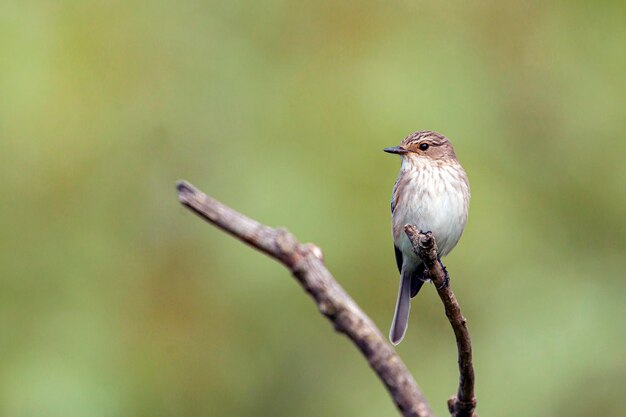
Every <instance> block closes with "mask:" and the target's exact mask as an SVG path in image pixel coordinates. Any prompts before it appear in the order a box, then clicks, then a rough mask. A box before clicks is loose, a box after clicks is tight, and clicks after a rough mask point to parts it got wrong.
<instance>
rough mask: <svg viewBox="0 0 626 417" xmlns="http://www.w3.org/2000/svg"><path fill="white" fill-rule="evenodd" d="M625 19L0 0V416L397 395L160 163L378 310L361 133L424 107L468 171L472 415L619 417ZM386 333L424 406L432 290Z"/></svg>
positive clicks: (375, 188)
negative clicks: (298, 249)
mask: <svg viewBox="0 0 626 417" xmlns="http://www.w3.org/2000/svg"><path fill="white" fill-rule="evenodd" d="M625 22H626V7H625V6H624V3H623V2H620V1H614V2H611V1H607V2H593V3H591V2H567V1H560V2H559V1H557V2H540V1H530V2H499V1H473V2H452V3H449V2H445V3H444V2H436V1H417V2H412V1H392V2H381V1H307V2H299V1H286V0H271V1H264V2H244V1H229V2H226V1H208V2H199V1H179V2H165V1H151V2H148V1H143V2H128V1H109V2H103V1H70V0H65V1H54V2H48V1H29V0H25V1H3V2H1V3H0V147H1V148H0V164H1V166H2V169H1V173H2V175H1V177H0V190H1V191H2V196H3V197H2V203H1V204H0V225H1V230H2V237H1V239H0V248H1V250H0V283H1V284H0V323H1V324H0V331H1V337H0V415H2V416H7V417H39V416H41V417H44V416H45V417H56V416H58V417H71V416H77V417H78V416H81V417H84V416H90V417H91V416H93V417H109V416H150V417H158V416H189V417H195V416H361V417H369V416H372V417H374V416H393V415H397V413H396V410H395V409H394V406H393V405H392V403H391V401H390V399H389V397H388V395H387V392H386V391H385V390H384V389H383V387H382V386H381V384H380V383H379V382H378V380H377V379H376V377H375V376H374V374H373V373H372V372H371V371H370V370H369V368H368V366H367V364H366V363H365V361H364V360H363V359H362V358H361V357H360V355H359V354H357V352H356V350H355V349H354V348H353V346H352V345H351V344H350V342H349V341H348V340H347V339H346V338H344V337H342V336H340V335H337V334H336V333H334V332H333V330H332V328H331V326H330V325H329V323H328V322H326V321H325V320H323V319H322V318H321V317H320V315H319V314H318V313H317V311H316V309H315V307H314V305H313V304H312V303H311V301H310V300H309V299H308V297H307V296H306V295H305V294H304V293H303V291H302V290H301V289H300V288H299V287H298V285H297V284H296V283H295V282H294V281H293V280H292V279H291V277H290V276H289V274H288V273H287V272H286V271H285V270H284V269H283V268H282V267H281V266H279V265H278V264H276V263H275V262H273V261H271V260H270V259H268V258H266V257H264V256H263V255H261V254H259V253H257V252H254V251H253V250H250V249H249V248H247V247H245V246H244V245H242V244H241V243H239V242H237V241H235V240H233V239H232V238H230V237H229V236H226V235H224V234H223V233H221V232H219V231H217V230H215V229H214V228H212V227H211V226H209V225H207V224H205V223H203V222H201V221H200V220H199V219H197V218H196V217H195V216H193V215H191V214H190V213H189V212H187V211H186V210H185V209H184V208H182V207H181V206H180V205H179V203H178V202H177V199H176V194H175V189H174V184H175V181H176V180H177V179H179V178H185V179H187V180H189V181H191V182H192V183H194V184H195V185H196V186H198V187H200V188H202V189H203V190H204V191H206V192H207V193H209V194H211V195H213V196H214V197H216V198H218V199H220V200H222V201H224V202H226V203H227V204H229V205H231V206H233V207H234V208H236V209H238V210H240V211H241V212H243V213H245V214H247V215H249V216H252V217H254V218H256V219H259V220H260V221H262V222H265V223H267V224H270V225H275V226H284V227H287V228H289V229H290V230H291V231H292V232H294V233H295V234H296V236H298V237H299V238H300V239H301V240H303V241H311V242H315V243H316V244H318V245H319V246H320V247H321V248H322V249H323V250H324V253H325V257H326V260H327V264H328V266H329V268H330V270H331V271H332V272H333V273H334V274H335V276H336V278H337V279H338V280H339V281H340V283H341V284H342V285H343V286H344V287H345V288H346V290H347V291H348V292H349V293H350V294H352V296H353V297H354V298H355V299H356V301H357V302H358V303H359V304H360V305H361V307H362V308H363V309H364V310H365V311H366V312H367V313H368V314H369V315H371V317H372V318H373V320H374V321H375V322H376V324H377V325H378V326H379V327H380V328H381V330H382V331H383V332H384V333H387V330H388V326H389V324H390V322H391V316H392V310H393V305H394V301H395V296H396V291H397V279H398V278H397V271H396V269H395V261H394V255H393V248H392V243H391V237H390V231H389V227H390V224H389V199H390V193H391V187H392V185H393V182H394V180H395V177H396V173H397V170H398V167H399V160H398V159H397V158H395V157H392V156H390V155H387V154H384V153H383V152H382V148H383V147H385V146H391V145H395V144H397V143H399V142H400V140H401V139H402V138H403V137H404V136H405V135H407V134H409V133H410V132H412V131H414V130H420V129H432V130H437V131H440V132H442V133H444V134H446V135H447V136H448V137H450V138H451V139H452V140H453V142H454V144H455V146H456V150H457V153H458V155H459V159H460V160H461V162H462V163H463V164H464V166H465V168H466V170H467V171H468V173H469V177H470V180H471V184H472V193H473V200H472V205H471V212H470V220H469V224H468V227H467V229H466V232H465V235H464V237H463V239H462V240H461V243H460V244H459V246H458V247H457V249H456V251H455V252H453V253H452V255H451V256H449V257H448V258H447V261H446V263H447V265H448V267H449V270H450V271H451V276H452V285H453V288H454V289H455V292H456V294H457V296H458V297H459V299H460V301H461V303H462V307H463V311H464V313H465V315H466V316H467V318H468V320H469V326H470V330H471V333H472V336H473V341H474V349H475V367H476V373H477V388H476V389H477V395H478V399H479V408H478V411H479V412H480V414H481V415H482V416H522V415H525V416H574V417H577V416H581V417H582V416H585V417H590V416H599V417H615V416H618V415H623V410H624V409H625V407H626V400H625V398H624V395H623V391H624V389H623V387H624V383H625V382H626V362H625V359H624V353H625V351H626V336H625V335H626V327H625V326H624V317H625V314H624V313H626V311H625V309H624V290H625V286H624V278H625V270H626V259H625V256H626V216H625V214H626V186H625V179H626V164H625V162H624V153H625V152H626V142H625V139H626V102H625V97H626V53H625V52H624V51H625V49H624V45H626V24H625ZM398 351H399V353H400V355H401V356H402V357H403V358H404V360H405V361H406V363H407V365H408V366H409V368H410V369H411V371H412V372H413V374H414V375H415V377H416V379H417V381H418V383H419V384H420V385H421V387H422V389H423V391H424V392H425V394H426V396H427V398H428V399H429V400H430V402H431V404H432V406H433V408H434V409H435V411H436V412H437V414H438V415H440V416H444V415H446V414H447V413H446V409H445V401H446V399H447V398H448V396H449V395H450V394H452V393H453V392H454V391H455V389H456V386H457V369H456V358H455V355H456V351H455V345H454V341H453V336H452V332H451V330H450V328H449V325H448V323H447V322H446V319H445V317H444V315H443V313H442V308H441V305H440V302H439V300H438V298H437V297H436V294H435V292H434V291H433V289H432V287H428V288H426V291H422V293H420V295H419V297H418V299H417V300H416V301H415V302H414V303H413V311H412V320H411V323H410V328H409V332H408V334H407V337H406V339H405V341H404V342H403V343H402V344H401V345H400V346H399V347H398Z"/></svg>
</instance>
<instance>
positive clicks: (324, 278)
mask: <svg viewBox="0 0 626 417" xmlns="http://www.w3.org/2000/svg"><path fill="white" fill-rule="evenodd" d="M176 188H177V190H178V199H179V200H180V202H181V203H182V204H184V205H185V206H186V207H188V208H189V209H191V210H192V211H194V212H195V213H196V214H198V215H199V216H200V217H202V218H203V219H204V220H207V221H208V222H210V223H213V224H214V225H215V226H217V227H219V228H220V229H222V230H224V231H225V232H227V233H229V234H231V235H233V236H234V237H236V238H238V239H240V240H242V241H243V242H245V243H247V244H248V245H250V246H252V247H254V248H256V249H258V250H260V251H261V252H263V253H265V254H267V255H268V256H270V257H271V258H274V259H276V260H278V261H279V262H281V263H282V264H283V265H284V266H285V267H287V269H289V270H290V271H291V273H292V274H293V276H294V277H295V278H296V279H297V280H298V282H299V283H300V285H302V287H303V288H304V289H305V290H306V291H307V292H308V293H309V295H310V296H311V297H312V298H313V300H314V302H315V304H316V305H317V307H318V309H319V311H320V312H321V313H322V314H323V315H324V316H326V317H327V318H328V319H329V320H330V321H331V322H332V323H333V326H334V328H335V330H337V331H338V332H340V333H343V334H345V335H346V336H347V337H348V338H349V339H350V340H351V341H352V342H353V343H354V344H355V345H356V346H357V347H358V348H359V350H360V351H361V353H362V354H363V356H365V358H366V359H367V361H368V363H369V364H370V366H371V367H372V369H373V370H374V372H376V374H377V375H378V377H379V378H380V380H381V381H382V382H383V384H384V385H385V387H386V388H387V390H388V391H389V393H390V395H391V397H392V399H393V401H394V402H395V404H396V406H397V407H398V409H399V410H400V412H401V413H402V415H403V416H405V417H433V413H432V411H431V409H430V406H429V405H428V403H427V402H426V399H425V398H424V396H423V395H422V393H421V391H420V389H419V387H418V386H417V384H416V383H415V380H414V379H413V376H412V375H411V374H410V373H409V371H408V369H407V368H406V366H405V365H404V363H403V362H402V360H401V359H400V357H399V356H398V355H397V354H396V352H395V350H394V349H393V348H392V347H391V345H390V344H389V342H387V339H386V338H385V337H384V336H383V335H382V334H381V333H380V331H379V330H378V328H376V326H375V325H374V323H373V322H372V320H371V319H370V318H369V317H368V316H367V315H366V314H365V313H364V312H363V311H362V310H361V309H360V308H359V306H358V305H357V304H356V303H355V302H354V300H352V298H350V296H349V295H348V294H347V293H346V292H345V291H344V290H343V288H341V286H340V285H339V284H338V283H337V281H336V280H335V279H334V278H333V276H332V275H331V273H330V272H329V271H328V269H327V268H326V266H325V265H324V261H323V257H322V251H321V250H320V249H319V248H318V247H317V246H315V245H313V244H301V243H300V242H298V241H297V240H296V239H295V237H294V236H293V235H292V234H291V233H289V232H288V231H286V230H284V229H274V228H271V227H268V226H265V225H263V224H260V223H258V222H257V221H255V220H252V219H250V218H248V217H246V216H244V215H242V214H240V213H238V212H236V211H235V210H233V209H231V208H230V207H228V206H226V205H224V204H222V203H220V202H219V201H217V200H214V199H213V198H211V197H208V196H206V195H205V194H203V193H202V192H201V191H199V190H198V189H196V188H195V187H194V186H193V185H191V184H189V183H187V182H185V181H180V182H179V183H178V184H177V185H176Z"/></svg>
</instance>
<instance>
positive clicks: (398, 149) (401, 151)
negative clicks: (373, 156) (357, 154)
mask: <svg viewBox="0 0 626 417" xmlns="http://www.w3.org/2000/svg"><path fill="white" fill-rule="evenodd" d="M383 151H385V152H387V153H395V154H398V155H403V154H405V153H408V152H409V151H408V150H407V149H404V148H403V147H402V146H392V147H391V148H385V149H383Z"/></svg>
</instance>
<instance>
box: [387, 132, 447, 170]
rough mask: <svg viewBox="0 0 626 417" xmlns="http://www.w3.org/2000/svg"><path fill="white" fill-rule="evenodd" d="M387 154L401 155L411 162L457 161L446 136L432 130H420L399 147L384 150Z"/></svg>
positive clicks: (405, 139)
mask: <svg viewBox="0 0 626 417" xmlns="http://www.w3.org/2000/svg"><path fill="white" fill-rule="evenodd" d="M383 150H384V151H385V152H387V153H392V154H396V155H400V156H401V157H402V159H404V160H408V161H411V162H418V161H420V160H421V161H426V160H430V161H441V162H446V161H450V160H456V154H455V153H454V148H453V147H452V142H450V141H449V140H448V138H446V137H445V136H444V135H442V134H440V133H437V132H433V131H432V130H420V131H418V132H415V133H411V134H410V135H409V136H407V137H406V138H404V140H403V141H402V142H401V143H400V145H399V146H393V147H391V148H385V149H383Z"/></svg>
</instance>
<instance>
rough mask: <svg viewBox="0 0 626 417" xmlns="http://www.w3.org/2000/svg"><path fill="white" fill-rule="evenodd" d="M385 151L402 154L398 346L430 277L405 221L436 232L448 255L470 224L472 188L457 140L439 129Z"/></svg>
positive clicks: (397, 190)
mask: <svg viewBox="0 0 626 417" xmlns="http://www.w3.org/2000/svg"><path fill="white" fill-rule="evenodd" d="M384 151H385V152H388V153H393V154H397V155H400V156H401V157H402V166H401V168H400V173H399V174H398V179H397V180H396V183H395V185H394V186H393V193H392V197H391V218H392V234H393V242H394V249H395V251H396V263H397V265H398V269H399V270H400V289H399V290H398V300H397V303H396V310H395V314H394V317H393V322H392V324H391V330H390V332H389V339H390V340H391V342H392V343H393V344H394V345H397V344H398V343H400V342H401V341H402V338H403V337H404V334H405V333H406V328H407V324H408V321H409V310H410V308H411V298H412V297H415V296H416V295H417V293H418V292H419V290H420V288H421V287H422V284H423V283H424V282H425V281H428V277H427V276H425V273H424V264H423V263H422V261H421V260H420V258H419V257H418V256H417V255H415V253H414V252H413V247H412V246H411V243H410V242H409V239H408V237H407V236H406V234H405V233H404V226H405V225H406V224H412V225H415V227H417V228H418V229H419V230H421V231H424V232H426V231H430V232H432V233H433V236H434V237H435V241H436V242H437V248H438V251H439V256H445V255H447V254H448V253H450V251H451V250H452V249H453V248H454V247H455V246H456V244H457V242H458V241H459V239H460V238H461V234H462V233H463V229H464V228H465V223H466V222H467V210H468V208H469V201H470V189H469V182H468V180H467V175H466V174H465V171H464V170H463V167H462V166H461V164H459V162H458V161H457V159H456V154H455V153H454V148H453V147H452V143H450V141H449V140H448V138H446V137H445V136H443V135H441V134H439V133H437V132H433V131H430V130H422V131H419V132H415V133H412V134H410V135H409V136H407V137H406V138H404V140H403V141H402V143H400V146H394V147H392V148H385V149H384Z"/></svg>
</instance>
